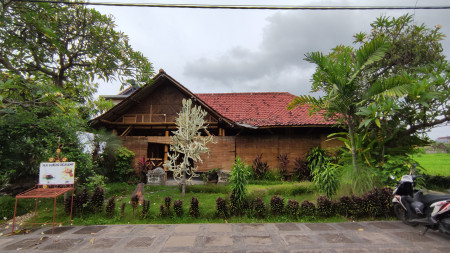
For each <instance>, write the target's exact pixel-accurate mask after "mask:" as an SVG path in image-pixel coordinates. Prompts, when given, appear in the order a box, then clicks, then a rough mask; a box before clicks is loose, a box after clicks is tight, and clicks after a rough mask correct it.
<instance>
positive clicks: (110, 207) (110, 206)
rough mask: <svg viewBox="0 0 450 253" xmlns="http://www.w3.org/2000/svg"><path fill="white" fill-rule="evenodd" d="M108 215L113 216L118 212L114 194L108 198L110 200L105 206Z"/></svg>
mask: <svg viewBox="0 0 450 253" xmlns="http://www.w3.org/2000/svg"><path fill="white" fill-rule="evenodd" d="M105 213H106V217H108V218H112V217H114V215H115V214H116V197H115V196H112V197H111V198H109V199H108V202H107V204H106V208H105Z"/></svg>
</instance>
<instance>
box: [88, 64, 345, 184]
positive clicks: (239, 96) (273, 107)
mask: <svg viewBox="0 0 450 253" xmlns="http://www.w3.org/2000/svg"><path fill="white" fill-rule="evenodd" d="M294 97H295V96H294V95H292V94H290V93H287V92H254V93H209V94H194V93H192V92H191V91H189V90H188V89H187V88H186V87H184V86H183V85H181V84H180V83H179V82H177V81H176V80H175V79H174V78H172V77H171V76H169V75H168V74H166V73H165V72H164V71H163V70H160V71H159V73H158V74H157V75H156V76H155V77H154V78H153V82H152V83H150V84H148V85H145V86H143V87H142V88H139V89H137V90H135V91H134V92H130V91H126V92H125V93H121V94H119V95H118V96H116V97H114V96H110V97H109V98H110V99H116V100H119V101H120V102H118V103H117V104H116V105H115V106H114V107H113V108H112V109H110V110H109V111H107V112H106V113H104V114H103V115H101V116H99V117H97V118H95V119H93V120H92V121H91V125H92V126H93V127H95V128H106V129H107V130H110V131H112V132H114V133H115V134H116V135H118V136H120V138H121V139H122V140H123V144H124V146H125V147H127V148H128V149H130V150H131V151H133V152H134V153H135V155H136V159H141V158H142V157H145V158H146V159H149V160H151V161H152V162H153V163H154V164H155V165H161V164H162V163H163V162H164V161H165V160H166V159H167V153H168V152H169V144H170V143H171V138H170V135H171V131H173V130H175V129H176V125H175V119H176V117H177V113H178V112H179V111H180V110H181V105H182V99H183V98H186V99H192V100H193V102H194V104H196V105H200V106H201V107H202V108H203V109H204V110H205V111H206V112H207V113H208V114H207V116H206V121H207V124H208V130H209V132H210V133H211V134H213V135H214V136H215V138H214V139H215V143H213V144H209V146H208V147H209V148H210V152H209V154H206V155H204V156H203V160H204V162H203V164H200V165H199V167H198V171H199V172H206V171H209V170H211V169H214V168H221V169H223V170H225V171H229V170H231V167H232V165H233V163H234V160H235V157H236V156H239V157H241V158H242V159H243V160H244V161H245V162H246V163H248V164H251V163H252V161H253V160H254V159H255V157H256V155H258V154H262V155H263V161H267V162H268V165H269V166H270V167H271V168H277V167H278V156H279V155H280V154H287V156H288V159H290V160H291V161H293V160H294V159H295V158H297V157H301V158H304V157H305V154H306V153H307V152H308V151H309V150H310V149H311V148H313V147H316V146H319V145H320V146H322V147H332V146H337V143H336V142H325V140H326V136H327V135H328V134H330V133H332V132H335V131H336V128H333V125H334V122H331V121H326V120H324V118H323V117H322V116H320V115H314V116H311V115H309V112H308V107H307V106H303V107H298V108H295V109H294V110H290V111H289V110H287V109H286V105H287V104H288V103H289V102H290V101H291V100H292V99H293V98H294ZM293 164H294V163H293V162H290V164H289V165H288V167H289V168H292V167H293ZM169 176H170V173H169Z"/></svg>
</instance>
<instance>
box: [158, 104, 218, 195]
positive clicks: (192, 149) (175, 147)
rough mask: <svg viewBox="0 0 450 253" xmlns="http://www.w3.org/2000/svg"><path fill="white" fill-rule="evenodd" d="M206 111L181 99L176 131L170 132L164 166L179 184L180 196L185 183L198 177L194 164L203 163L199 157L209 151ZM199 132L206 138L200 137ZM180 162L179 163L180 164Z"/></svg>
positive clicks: (210, 139) (210, 138)
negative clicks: (202, 132) (168, 150)
mask: <svg viewBox="0 0 450 253" xmlns="http://www.w3.org/2000/svg"><path fill="white" fill-rule="evenodd" d="M205 116H206V111H204V110H202V109H201V108H200V106H192V100H190V99H188V100H186V99H183V106H182V108H181V111H180V112H179V113H178V117H177V119H176V122H175V124H176V125H177V130H176V131H174V132H172V133H173V135H172V136H171V138H172V144H171V145H170V153H169V155H168V158H169V159H168V160H167V161H166V162H165V163H164V166H166V167H167V169H168V170H170V171H172V172H173V178H174V179H175V181H177V182H178V183H179V184H181V191H182V196H183V197H184V196H185V193H186V182H187V181H189V180H192V178H193V177H196V176H198V174H196V173H195V171H196V169H197V167H198V166H195V165H194V162H195V163H196V162H200V163H201V162H203V160H202V159H201V157H200V155H201V154H203V153H206V152H208V151H209V149H208V147H207V146H206V145H207V144H208V143H209V142H212V141H213V137H212V136H211V135H210V134H209V132H208V130H207V126H206V125H205V119H204V118H205ZM201 130H204V131H205V133H207V136H201V132H200V131H201ZM180 161H181V162H180Z"/></svg>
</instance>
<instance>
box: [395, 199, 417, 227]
mask: <svg viewBox="0 0 450 253" xmlns="http://www.w3.org/2000/svg"><path fill="white" fill-rule="evenodd" d="M394 213H395V216H396V217H397V219H399V220H401V221H403V223H405V224H406V225H410V226H417V225H419V223H417V222H410V221H408V220H409V215H408V212H407V211H406V210H405V208H403V206H402V205H400V204H398V203H396V204H394Z"/></svg>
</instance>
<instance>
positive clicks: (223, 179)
mask: <svg viewBox="0 0 450 253" xmlns="http://www.w3.org/2000/svg"><path fill="white" fill-rule="evenodd" d="M217 175H218V176H219V180H218V181H217V183H218V184H220V183H225V184H227V183H229V182H230V173H228V172H225V171H222V170H219V171H218V172H217Z"/></svg>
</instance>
